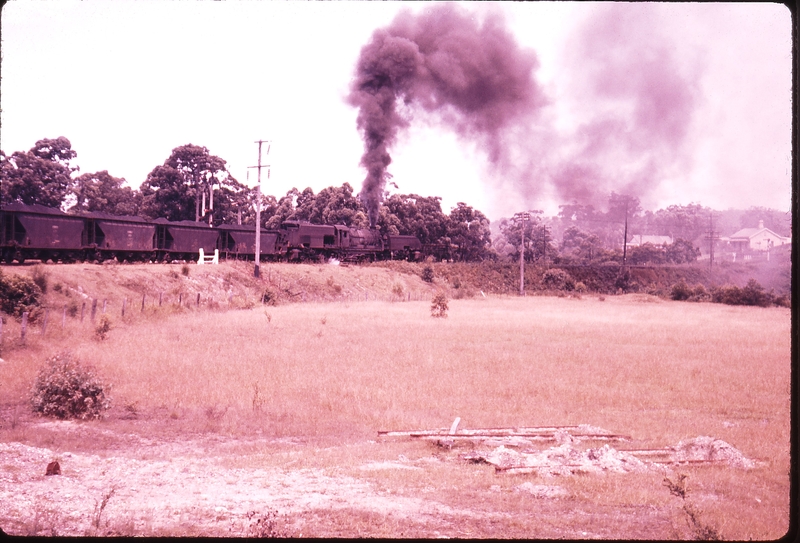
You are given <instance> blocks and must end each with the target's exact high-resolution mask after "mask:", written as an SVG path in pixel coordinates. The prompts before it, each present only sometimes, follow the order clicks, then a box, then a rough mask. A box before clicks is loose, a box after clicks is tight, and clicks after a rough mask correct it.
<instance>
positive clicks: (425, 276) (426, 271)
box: [420, 265, 433, 283]
mask: <svg viewBox="0 0 800 543" xmlns="http://www.w3.org/2000/svg"><path fill="white" fill-rule="evenodd" d="M420 277H422V280H423V281H425V282H426V283H433V268H432V267H431V266H430V265H428V266H425V267H424V268H422V273H421V274H420Z"/></svg>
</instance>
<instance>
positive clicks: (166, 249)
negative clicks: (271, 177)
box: [0, 203, 422, 264]
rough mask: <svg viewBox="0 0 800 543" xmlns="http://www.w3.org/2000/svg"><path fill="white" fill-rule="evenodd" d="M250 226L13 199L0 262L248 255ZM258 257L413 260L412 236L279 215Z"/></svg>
mask: <svg viewBox="0 0 800 543" xmlns="http://www.w3.org/2000/svg"><path fill="white" fill-rule="evenodd" d="M255 239H256V230H255V226H247V225H231V224H223V225H220V226H216V227H210V226H209V225H208V224H205V223H200V222H194V221H168V220H166V219H155V220H152V221H150V220H146V219H142V218H141V217H130V216H115V215H109V214H107V213H84V214H81V215H69V214H67V213H64V212H63V211H61V210H59V209H55V208H50V207H45V206H42V205H38V204H34V205H25V204H20V203H12V204H7V205H5V206H4V207H3V208H2V209H0V250H2V254H1V255H0V257H2V259H3V262H5V263H7V264H10V263H12V262H13V261H15V260H16V261H17V262H19V263H23V262H25V260H37V259H38V260H41V261H42V262H46V261H47V260H52V261H53V262H57V261H61V262H75V261H81V262H83V261H87V260H90V261H98V262H102V261H104V260H110V259H116V260H118V261H119V262H122V261H128V262H133V261H143V262H171V261H172V260H184V261H189V260H197V259H198V255H199V252H200V249H201V248H202V249H203V251H204V253H205V254H209V253H213V252H214V250H215V249H217V250H219V254H220V257H222V258H225V259H228V258H231V259H244V260H254V259H255ZM260 249H261V251H260V252H261V260H280V261H300V260H317V261H319V260H324V259H329V258H336V259H339V260H341V261H356V262H357V261H374V260H388V259H403V260H412V261H413V260H419V258H420V254H421V250H422V244H421V243H420V241H419V239H417V238H416V237H415V236H403V235H381V233H380V232H379V231H378V230H377V229H359V228H350V227H347V226H344V225H318V224H311V223H308V222H299V221H286V222H284V223H283V224H282V225H281V227H280V228H279V229H277V230H265V229H263V228H262V229H261V248H260Z"/></svg>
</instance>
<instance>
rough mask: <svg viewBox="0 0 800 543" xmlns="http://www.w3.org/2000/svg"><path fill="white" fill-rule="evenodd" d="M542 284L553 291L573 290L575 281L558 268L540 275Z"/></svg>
mask: <svg viewBox="0 0 800 543" xmlns="http://www.w3.org/2000/svg"><path fill="white" fill-rule="evenodd" d="M542 284H543V285H544V286H545V287H547V288H549V289H553V290H573V289H574V288H575V280H574V279H573V278H572V276H571V275H570V274H569V273H567V272H566V271H564V270H560V269H558V268H556V269H552V270H546V271H545V272H544V275H542Z"/></svg>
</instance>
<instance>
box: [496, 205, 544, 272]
mask: <svg viewBox="0 0 800 543" xmlns="http://www.w3.org/2000/svg"><path fill="white" fill-rule="evenodd" d="M537 213H541V212H537ZM522 224H523V222H522V221H516V220H512V219H501V220H500V234H501V237H502V238H503V240H502V242H501V243H499V244H498V249H499V251H498V252H499V253H500V254H503V255H504V256H506V257H508V258H509V260H511V261H512V262H517V261H519V247H520V242H521V241H522ZM524 224H525V261H526V262H535V261H537V260H541V259H542V258H544V257H545V256H547V257H550V256H555V255H556V252H557V250H556V247H554V246H553V244H552V241H553V239H552V235H551V234H550V227H549V226H547V225H546V224H545V223H544V221H542V218H541V217H540V216H539V215H538V214H531V215H530V218H529V219H526V220H525V221H524Z"/></svg>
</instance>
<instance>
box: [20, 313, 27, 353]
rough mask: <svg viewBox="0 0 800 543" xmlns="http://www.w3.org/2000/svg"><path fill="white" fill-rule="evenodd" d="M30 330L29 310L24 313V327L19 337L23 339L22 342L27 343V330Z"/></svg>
mask: <svg viewBox="0 0 800 543" xmlns="http://www.w3.org/2000/svg"><path fill="white" fill-rule="evenodd" d="M27 331H28V312H27V311H25V312H24V313H22V327H21V328H20V331H19V337H20V339H21V340H22V344H23V345H25V332H27Z"/></svg>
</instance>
